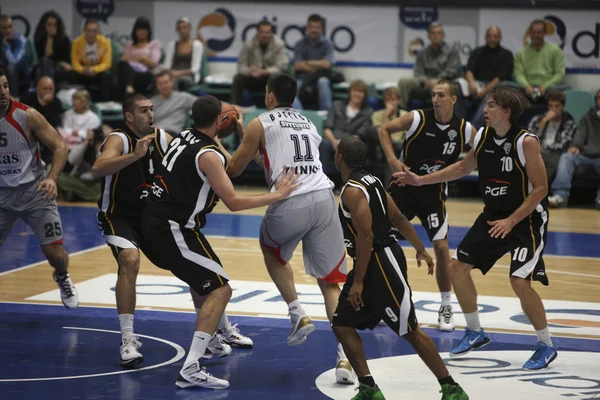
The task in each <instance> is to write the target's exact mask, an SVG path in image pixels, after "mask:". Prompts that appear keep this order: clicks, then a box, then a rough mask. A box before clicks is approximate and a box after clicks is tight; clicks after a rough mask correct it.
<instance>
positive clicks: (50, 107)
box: [21, 76, 63, 164]
mask: <svg viewBox="0 0 600 400" xmlns="http://www.w3.org/2000/svg"><path fill="white" fill-rule="evenodd" d="M21 102H22V103H23V104H27V105H28V106H29V107H33V108H34V109H35V110H37V111H38V112H39V113H40V114H42V115H43V116H44V118H46V120H47V121H48V123H49V124H50V125H51V126H52V127H53V128H54V129H57V128H58V127H59V126H60V124H61V118H62V114H63V108H62V103H61V102H60V100H59V99H57V98H56V89H55V86H54V81H53V80H52V78H50V77H49V76H44V77H42V78H40V80H39V81H38V83H37V86H36V88H35V92H29V93H26V94H24V95H23V96H22V97H21ZM40 149H41V157H42V160H43V161H44V162H45V163H46V164H50V163H52V151H51V150H50V149H48V148H47V147H46V146H44V145H43V144H42V143H40Z"/></svg>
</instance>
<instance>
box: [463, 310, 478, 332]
mask: <svg viewBox="0 0 600 400" xmlns="http://www.w3.org/2000/svg"><path fill="white" fill-rule="evenodd" d="M465 320H466V321H467V328H469V329H470V330H472V331H475V332H479V331H480V330H481V323H480V322H479V311H475V312H472V313H465Z"/></svg>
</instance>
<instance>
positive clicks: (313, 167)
mask: <svg viewBox="0 0 600 400" xmlns="http://www.w3.org/2000/svg"><path fill="white" fill-rule="evenodd" d="M258 119H259V120H260V122H261V123H262V126H263V128H264V131H265V149H264V150H263V151H262V161H263V165H264V167H265V177H266V179H267V183H268V184H269V186H270V188H271V191H272V192H273V191H275V183H277V182H278V181H279V180H280V179H281V176H282V174H283V167H284V166H286V167H287V168H295V169H296V174H298V179H297V182H299V183H300V182H301V183H302V184H301V185H300V186H298V188H296V189H295V190H294V191H293V192H292V193H291V194H290V197H291V196H297V195H299V194H304V193H310V192H316V191H318V190H323V189H332V188H333V186H334V185H333V182H332V181H331V180H329V178H328V177H327V175H325V174H324V173H323V166H322V165H321V159H320V158H319V145H320V144H321V135H319V132H318V131H317V128H316V127H315V124H313V123H312V122H311V121H310V120H309V119H308V118H306V117H305V116H304V115H302V114H300V112H299V111H298V110H295V109H293V108H287V107H279V108H275V109H273V110H271V111H267V112H265V113H262V114H260V115H259V116H258Z"/></svg>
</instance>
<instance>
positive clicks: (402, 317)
mask: <svg viewBox="0 0 600 400" xmlns="http://www.w3.org/2000/svg"><path fill="white" fill-rule="evenodd" d="M353 282H354V270H352V271H350V273H349V274H348V277H347V279H346V283H345V284H344V287H343V289H342V293H341V294H340V298H339V303H338V306H337V309H336V310H335V313H334V314H333V321H332V325H333V326H346V327H352V328H356V329H360V330H363V329H371V330H372V329H373V328H375V326H377V324H378V323H379V321H381V320H384V321H385V323H386V324H387V325H388V326H389V327H390V328H391V329H392V330H393V331H394V332H395V333H396V334H397V335H400V336H403V335H405V334H407V333H410V332H412V331H414V330H415V329H417V326H418V322H417V315H416V314H415V306H414V304H413V302H412V298H411V295H412V292H411V289H410V286H409V285H408V279H407V272H406V258H405V257H404V253H403V252H402V248H401V247H400V246H399V245H398V244H393V245H391V246H389V247H386V248H383V249H380V250H377V251H374V252H373V253H371V260H370V261H369V266H368V267H367V273H366V275H365V279H364V281H363V282H364V283H363V293H362V300H363V303H364V307H362V308H361V309H360V310H358V311H356V310H355V309H354V308H353V307H352V305H351V304H350V302H349V301H348V293H349V292H350V288H351V287H352V284H353Z"/></svg>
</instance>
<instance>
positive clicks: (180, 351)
mask: <svg viewBox="0 0 600 400" xmlns="http://www.w3.org/2000/svg"><path fill="white" fill-rule="evenodd" d="M62 328H63V329H75V330H80V331H95V332H105V333H114V334H119V335H120V334H121V332H120V331H109V330H106V329H95V328H82V327H76V326H63V327H62ZM136 336H139V337H141V338H146V339H150V340H156V341H158V342H162V343H165V344H168V345H169V346H171V347H173V348H174V349H175V350H176V351H177V354H175V356H174V357H172V358H171V359H170V360H167V361H164V362H162V363H160V364H155V365H148V366H147V367H142V368H135V369H124V370H121V371H113V372H102V373H98V374H88V375H72V376H55V377H50V378H19V379H0V382H37V381H60V380H67V379H83V378H96V377H99V376H108V375H119V374H129V373H132V372H141V371H146V370H149V369H155V368H160V367H164V366H166V365H170V364H173V363H176V362H177V361H179V360H181V359H182V358H183V356H184V355H185V350H184V349H183V347H181V346H180V345H178V344H177V343H173V342H171V341H169V340H165V339H161V338H157V337H155V336H148V335H140V334H136Z"/></svg>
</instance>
